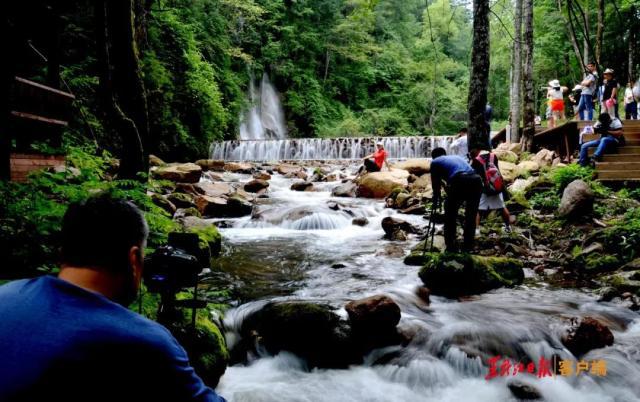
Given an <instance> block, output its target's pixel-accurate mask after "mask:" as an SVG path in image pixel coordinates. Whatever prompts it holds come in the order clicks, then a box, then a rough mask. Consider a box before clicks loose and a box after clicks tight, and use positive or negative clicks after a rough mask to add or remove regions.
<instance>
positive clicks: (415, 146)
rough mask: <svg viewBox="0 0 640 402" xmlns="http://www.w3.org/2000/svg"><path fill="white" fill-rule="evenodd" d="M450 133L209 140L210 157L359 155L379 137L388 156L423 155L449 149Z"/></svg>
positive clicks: (259, 158)
mask: <svg viewBox="0 0 640 402" xmlns="http://www.w3.org/2000/svg"><path fill="white" fill-rule="evenodd" d="M454 139H455V137H453V136H436V137H418V136H415V137H367V138H365V137H350V138H295V139H272V140H258V139H249V140H239V141H238V140H234V141H223V142H216V143H213V144H212V147H211V158H212V159H221V160H236V161H273V160H313V159H320V160H339V159H360V158H363V157H364V156H366V155H367V154H370V153H372V152H373V151H374V148H375V146H374V145H375V143H376V142H377V141H381V142H382V143H383V144H384V148H385V149H386V151H387V152H388V154H389V158H391V159H404V158H424V157H427V156H428V155H429V153H430V152H431V150H432V149H434V148H436V147H443V148H445V149H446V150H447V151H449V147H450V145H451V142H452V141H453V140H454Z"/></svg>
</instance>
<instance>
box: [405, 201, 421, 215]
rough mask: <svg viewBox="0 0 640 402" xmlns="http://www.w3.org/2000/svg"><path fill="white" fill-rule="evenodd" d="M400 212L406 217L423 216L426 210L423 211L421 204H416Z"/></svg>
mask: <svg viewBox="0 0 640 402" xmlns="http://www.w3.org/2000/svg"><path fill="white" fill-rule="evenodd" d="M400 212H401V213H403V214H406V215H424V214H425V213H426V212H427V210H426V209H425V207H424V205H422V204H421V203H417V204H414V205H411V206H410V207H407V208H405V209H402V210H400Z"/></svg>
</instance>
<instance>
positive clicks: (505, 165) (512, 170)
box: [498, 161, 519, 183]
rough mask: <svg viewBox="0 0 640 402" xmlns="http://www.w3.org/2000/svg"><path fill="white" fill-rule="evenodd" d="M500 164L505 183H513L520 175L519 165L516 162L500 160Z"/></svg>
mask: <svg viewBox="0 0 640 402" xmlns="http://www.w3.org/2000/svg"><path fill="white" fill-rule="evenodd" d="M498 166H500V173H501V174H502V178H503V179H504V181H505V183H512V182H513V181H514V180H515V179H516V177H518V174H519V171H518V166H517V165H516V164H515V163H511V162H506V161H505V162H503V161H500V162H499V164H498Z"/></svg>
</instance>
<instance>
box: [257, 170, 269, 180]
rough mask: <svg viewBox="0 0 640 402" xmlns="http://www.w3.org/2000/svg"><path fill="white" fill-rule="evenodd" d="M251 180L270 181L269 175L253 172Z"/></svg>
mask: <svg viewBox="0 0 640 402" xmlns="http://www.w3.org/2000/svg"><path fill="white" fill-rule="evenodd" d="M253 178H254V179H257V180H271V175H270V174H269V173H267V172H255V173H254V174H253Z"/></svg>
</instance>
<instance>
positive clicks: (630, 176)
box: [597, 170, 640, 181]
mask: <svg viewBox="0 0 640 402" xmlns="http://www.w3.org/2000/svg"><path fill="white" fill-rule="evenodd" d="M597 175H598V180H601V181H640V170H605V171H602V172H597Z"/></svg>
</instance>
